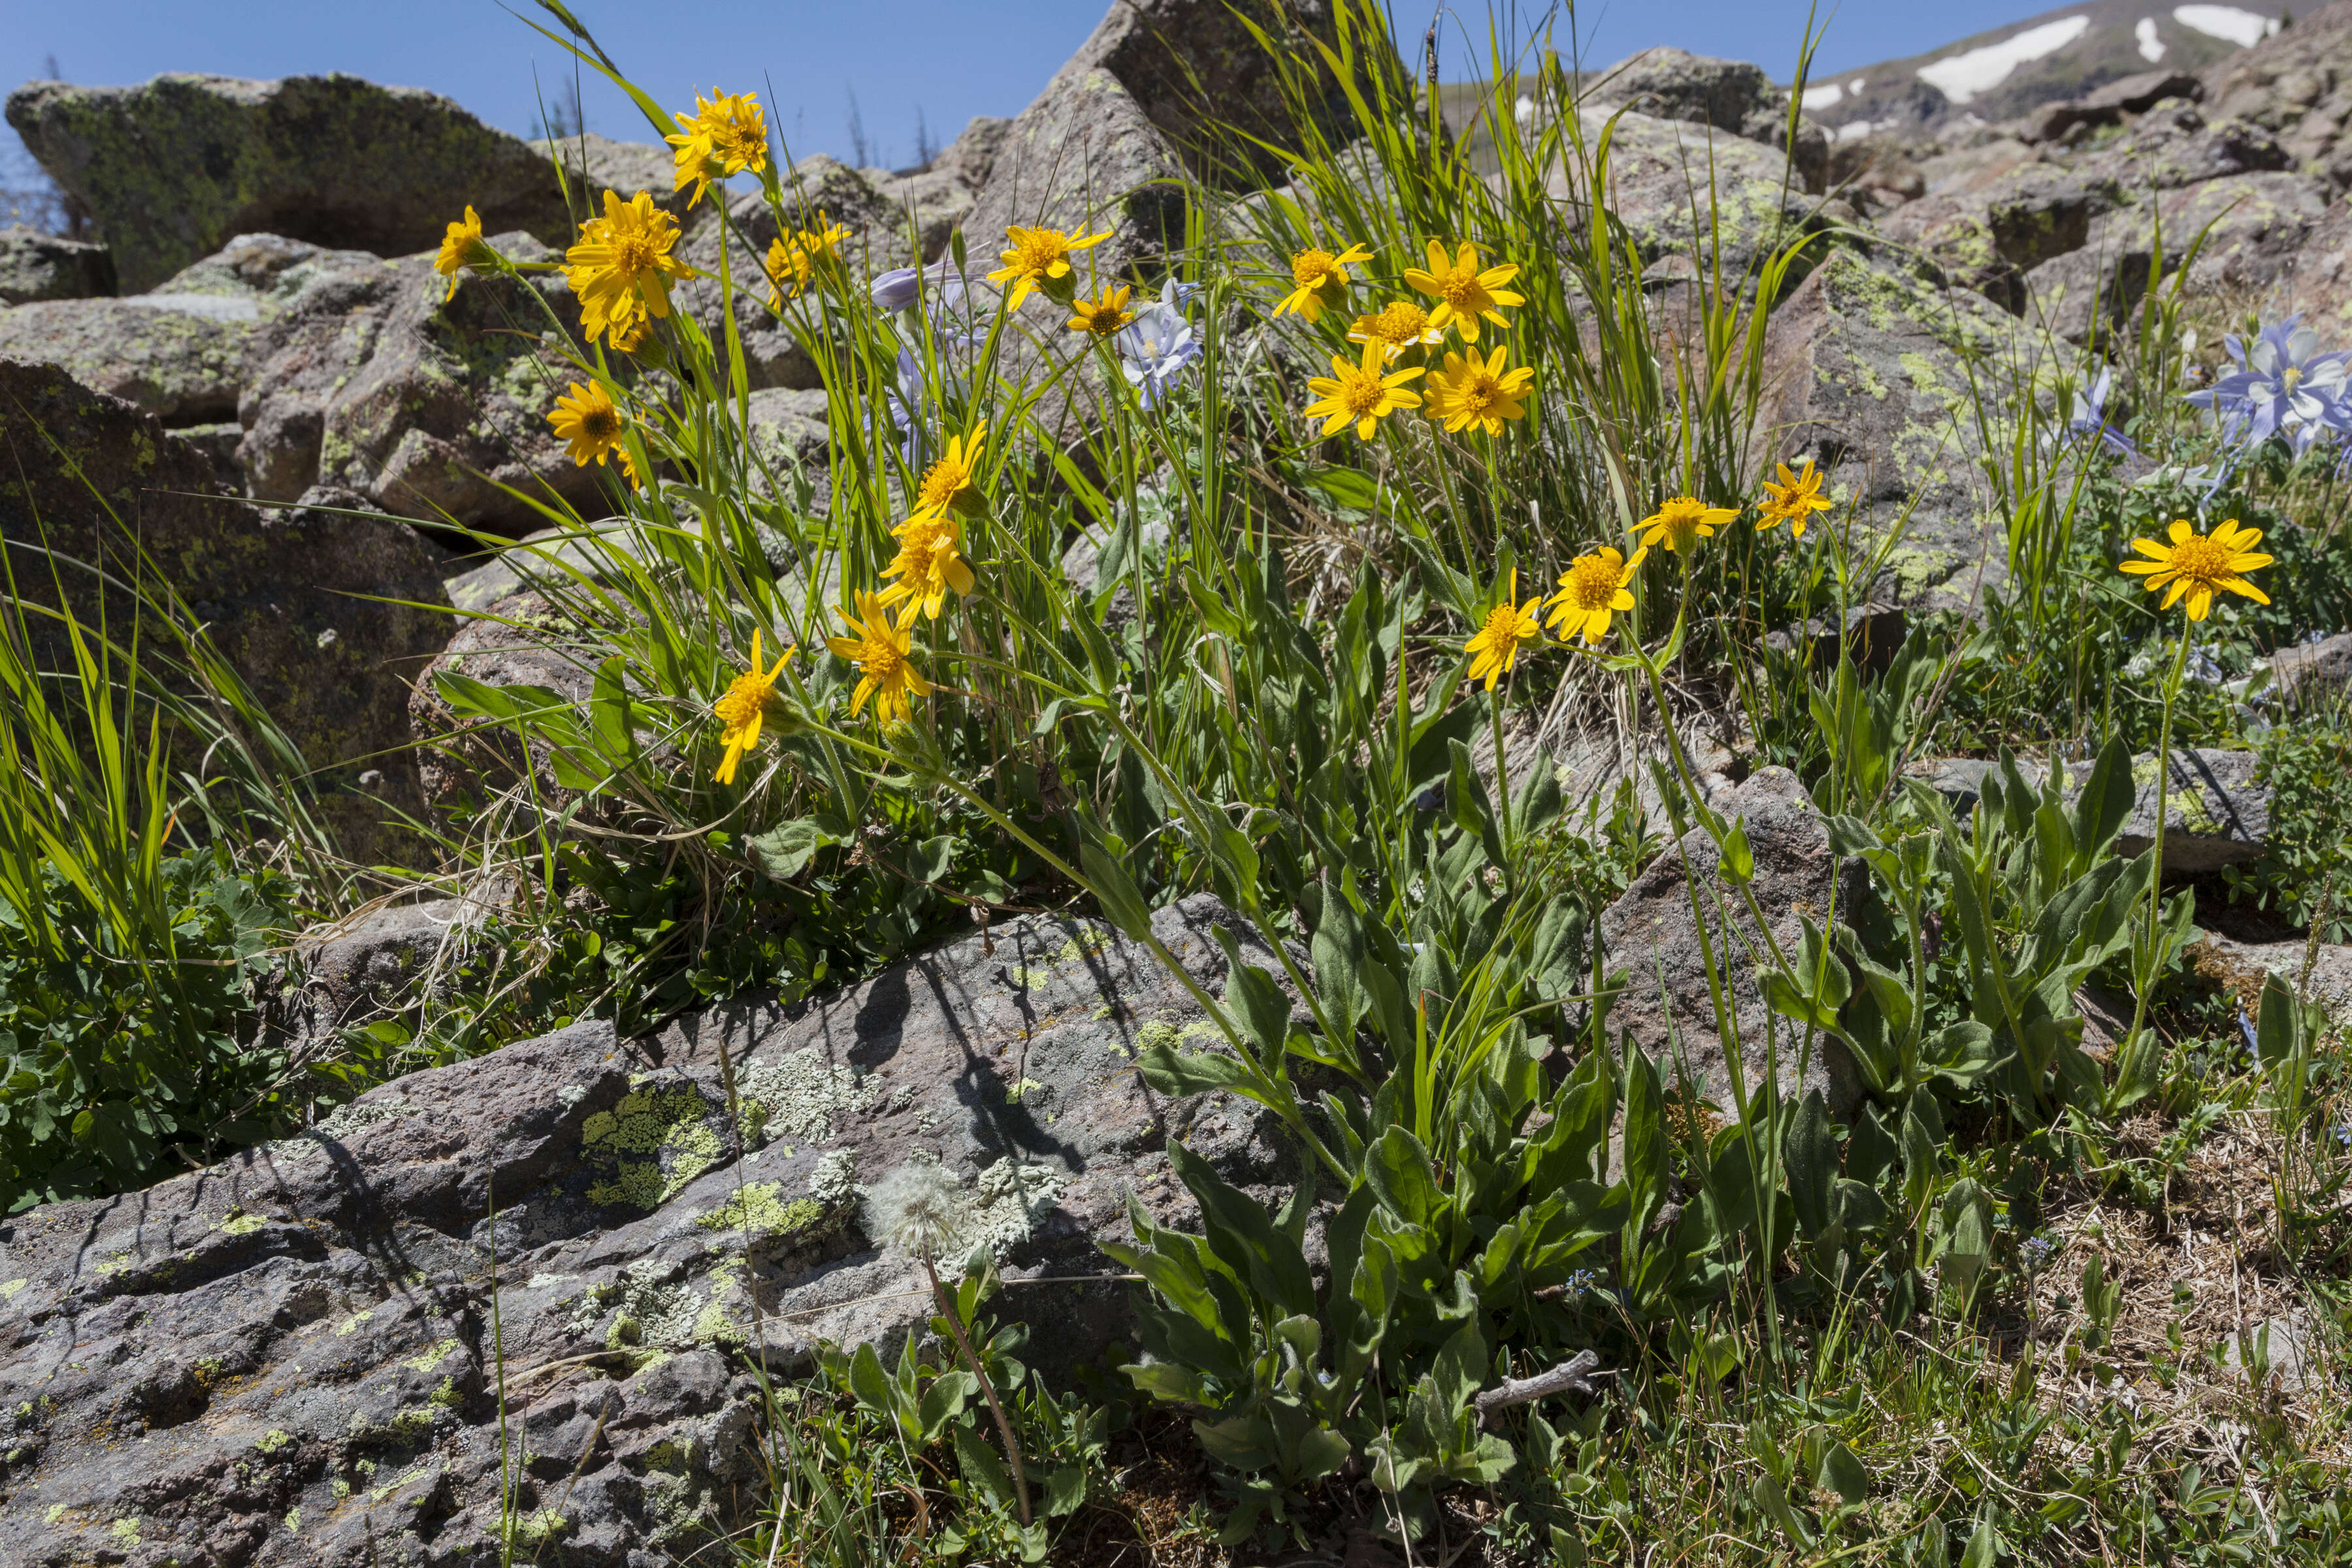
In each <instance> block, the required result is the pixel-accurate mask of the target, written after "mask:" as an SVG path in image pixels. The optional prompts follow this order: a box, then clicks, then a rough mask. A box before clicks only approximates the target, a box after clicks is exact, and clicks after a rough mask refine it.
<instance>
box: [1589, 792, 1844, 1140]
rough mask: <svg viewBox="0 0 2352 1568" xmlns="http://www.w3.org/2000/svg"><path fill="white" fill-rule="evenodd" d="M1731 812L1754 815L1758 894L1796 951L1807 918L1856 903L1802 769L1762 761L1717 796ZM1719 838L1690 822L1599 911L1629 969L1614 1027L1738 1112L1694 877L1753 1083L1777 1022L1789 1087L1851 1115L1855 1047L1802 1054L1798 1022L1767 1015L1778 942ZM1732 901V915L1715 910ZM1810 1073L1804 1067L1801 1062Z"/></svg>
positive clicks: (1667, 1070) (1604, 931)
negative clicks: (1728, 866)
mask: <svg viewBox="0 0 2352 1568" xmlns="http://www.w3.org/2000/svg"><path fill="white" fill-rule="evenodd" d="M1708 804H1709V805H1712V806H1713V807H1714V808H1715V809H1716V810H1717V811H1719V812H1721V813H1722V814H1723V815H1724V816H1725V817H1726V818H1727V819H1731V818H1738V819H1739V820H1742V821H1744V822H1745V823H1746V824H1747V828H1748V845H1749V847H1751V849H1752V850H1753V851H1754V854H1755V858H1756V876H1755V880H1754V881H1753V882H1752V883H1751V884H1749V889H1748V890H1749V891H1750V892H1752V893H1753V894H1754V895H1755V898H1756V903H1757V907H1758V908H1759V910H1762V912H1763V916H1764V920H1765V922H1766V924H1767V925H1768V926H1769V928H1770V931H1771V939H1770V940H1771V942H1777V943H1778V944H1779V946H1780V951H1781V952H1786V953H1794V952H1796V950H1797V944H1798V943H1799V942H1801V940H1802V938H1803V934H1804V921H1805V919H1806V917H1808V916H1810V917H1811V920H1812V922H1813V924H1814V925H1815V926H1816V927H1825V926H1826V925H1827V924H1828V923H1829V921H1830V919H1831V914H1832V909H1838V910H1845V909H1851V908H1852V907H1853V897H1854V889H1849V888H1842V887H1841V886H1839V883H1838V879H1839V866H1838V858H1837V857H1836V855H1834V854H1833V853H1832V852H1831V849H1830V841H1829V830H1828V827H1827V826H1826V825H1825V824H1824V823H1823V822H1822V816H1821V814H1820V813H1819V812H1817V811H1815V810H1814V809H1813V803H1812V801H1811V797H1809V796H1808V795H1806V794H1805V786H1804V785H1803V784H1801V782H1799V780H1798V778H1797V775H1796V774H1794V773H1790V772H1789V771H1788V770H1787V769H1786V768H1778V767H1771V768H1762V769H1759V770H1758V772H1757V773H1754V774H1753V775H1751V776H1750V777H1749V778H1748V780H1747V781H1746V782H1744V783H1742V784H1740V785H1739V786H1738V788H1737V789H1735V790H1732V791H1729V792H1727V793H1726V794H1723V795H1717V796H1716V797H1715V798H1714V799H1712V800H1711V801H1710V802H1709V803H1708ZM1718 859H1719V857H1718V855H1717V850H1716V847H1715V841H1714V840H1713V839H1712V838H1710V837H1707V835H1706V830H1705V829H1704V828H1696V827H1695V828H1693V829H1691V831H1690V832H1688V833H1687V834H1685V835H1684V836H1683V837H1682V839H1681V841H1680V842H1679V843H1677V844H1676V845H1675V846H1674V847H1670V848H1669V849H1667V851H1666V852H1665V853H1664V855H1661V856H1659V857H1658V858H1657V859H1655V860H1654V861H1652V862H1651V864H1650V867H1649V868H1648V869H1647V870H1645V871H1643V873H1642V874H1641V875H1640V876H1639V877H1636V878H1635V879H1633V885H1632V886H1630V887H1628V888H1627V889H1625V891H1624V893H1623V894H1622V896H1621V897H1620V898H1619V899H1618V900H1617V901H1616V902H1615V903H1613V904H1612V905H1610V906H1609V908H1608V909H1606V910H1603V911H1601V943H1602V946H1603V949H1604V950H1605V951H1606V952H1607V953H1608V955H1609V956H1608V962H1609V963H1610V965H1611V967H1612V968H1615V969H1622V971H1623V972H1624V975H1625V982H1626V984H1625V990H1624V991H1623V993H1622V994H1620V995H1619V996H1618V998H1617V1000H1616V1002H1615V1004H1614V1005H1612V1006H1611V1008H1610V1010H1609V1027H1610V1029H1611V1031H1612V1033H1614V1032H1615V1031H1618V1030H1621V1029H1622V1030H1625V1031H1627V1032H1629V1033H1630V1034H1631V1035H1632V1036H1633V1042H1634V1044H1636V1045H1638V1046H1640V1047H1642V1049H1643V1051H1645V1052H1647V1053H1648V1054H1649V1056H1650V1057H1651V1058H1652V1059H1653V1060H1654V1061H1656V1062H1657V1063H1658V1065H1659V1069H1660V1070H1661V1071H1662V1072H1664V1074H1665V1075H1666V1079H1667V1081H1668V1082H1669V1083H1672V1082H1673V1081H1674V1079H1675V1074H1676V1071H1677V1061H1678V1060H1679V1062H1680V1063H1681V1064H1682V1065H1684V1066H1686V1067H1687V1068H1689V1071H1690V1074H1691V1079H1692V1081H1693V1083H1694V1084H1695V1085H1696V1087H1697V1089H1698V1090H1699V1092H1700V1094H1701V1095H1702V1096H1703V1097H1704V1098H1705V1099H1706V1100H1708V1101H1709V1102H1710V1103H1712V1104H1713V1105H1715V1106H1716V1107H1717V1109H1718V1110H1722V1111H1723V1112H1724V1113H1725V1114H1726V1115H1727V1116H1728V1115H1732V1114H1735V1112H1734V1109H1733V1108H1734V1106H1735V1105H1736V1104H1737V1101H1736V1100H1734V1098H1733V1096H1732V1092H1731V1065H1730V1061H1729V1059H1728V1058H1727V1055H1726V1054H1725V1050H1724V1044H1723V1037H1722V1035H1721V1034H1720V1032H1719V1031H1718V1030H1717V1019H1716V1012H1715V1005H1714V1001H1713V995H1712V991H1711V988H1710V985H1709V983H1708V974H1707V963H1706V953H1705V952H1704V950H1703V949H1702V946H1701V943H1700V942H1699V932H1698V927H1697V925H1696V923H1695V921H1694V917H1693V916H1692V913H1691V894H1690V884H1691V882H1692V880H1693V879H1696V881H1697V884H1698V901H1699V904H1700V906H1701V907H1702V908H1704V909H1705V910H1707V911H1708V919H1707V925H1708V936H1707V941H1708V942H1709V943H1711V944H1712V947H1713V952H1714V962H1715V979H1716V982H1717V984H1720V985H1721V986H1722V987H1723V988H1724V990H1725V993H1726V994H1727V996H1728V997H1729V998H1730V1001H1731V1005H1732V1015H1733V1018H1734V1020H1735V1023H1736V1026H1737V1027H1738V1036H1739V1039H1740V1042H1741V1044H1742V1047H1743V1058H1744V1059H1743V1063H1742V1066H1743V1068H1745V1076H1746V1079H1747V1087H1748V1090H1749V1091H1750V1092H1753V1091H1754V1090H1756V1089H1759V1088H1761V1087H1762V1085H1763V1083H1764V1080H1765V1045H1766V1039H1767V1034H1768V1028H1769V1030H1770V1031H1774V1032H1776V1034H1777V1039H1776V1043H1777V1045H1778V1047H1779V1049H1778V1058H1779V1064H1780V1088H1781V1091H1782V1092H1783V1093H1784V1094H1786V1095H1788V1096H1789V1097H1790V1098H1791V1099H1794V1098H1797V1097H1799V1096H1801V1095H1802V1094H1803V1093H1804V1091H1805V1090H1806V1089H1821V1090H1822V1094H1823V1096H1824V1097H1825V1098H1826V1099H1827V1100H1829V1103H1830V1107H1831V1109H1832V1110H1836V1111H1837V1112H1839V1113H1840V1114H1844V1113H1845V1112H1847V1111H1850V1110H1853V1107H1854V1106H1855V1105H1857V1104H1858V1103H1860V1100H1861V1095H1862V1082H1861V1079H1860V1078H1859V1076H1858V1075H1857V1074H1856V1072H1855V1070H1854V1066H1853V1058H1851V1057H1850V1056H1848V1055H1847V1053H1846V1050H1845V1047H1844V1046H1843V1044H1841V1043H1840V1042H1839V1041H1837V1040H1835V1039H1827V1038H1824V1039H1817V1040H1815V1041H1814V1042H1813V1045H1812V1047H1811V1058H1810V1059H1809V1060H1807V1061H1804V1062H1802V1063H1800V1061H1799V1059H1798V1058H1799V1057H1800V1055H1801V1050H1800V1047H1801V1040H1800V1039H1799V1037H1798V1036H1799V1035H1800V1033H1801V1031H1798V1030H1795V1029H1793V1028H1792V1027H1791V1026H1790V1024H1789V1022H1788V1020H1786V1019H1785V1018H1780V1017H1778V1016H1773V1015H1771V1014H1770V1012H1769V1009H1768V1008H1767V1007H1766V1006H1765V1004H1764V994H1763V991H1762V989H1761V987H1760V986H1759V984H1758V983H1757V979H1756V972H1757V969H1758V967H1759V965H1767V964H1769V963H1771V962H1772V957H1771V947H1770V944H1769V943H1768V942H1767V941H1766V938H1765V935H1764V933H1763V932H1762V931H1759V929H1758V927H1757V925H1756V922H1755V920H1754V918H1753V916H1752V915H1750V914H1749V913H1748V907H1747V903H1746V900H1743V899H1742V898H1740V896H1739V895H1738V892H1737V891H1735V890H1734V889H1731V888H1728V887H1726V886H1725V885H1724V884H1723V882H1722V880H1721V879H1720V877H1719V876H1718V874H1717V863H1718ZM1719 910H1730V911H1731V913H1730V915H1729V918H1728V919H1726V918H1725V917H1724V916H1723V915H1722V914H1720V913H1718V912H1717V911H1719ZM1800 1068H1802V1069H1803V1070H1802V1073H1801V1074H1800Z"/></svg>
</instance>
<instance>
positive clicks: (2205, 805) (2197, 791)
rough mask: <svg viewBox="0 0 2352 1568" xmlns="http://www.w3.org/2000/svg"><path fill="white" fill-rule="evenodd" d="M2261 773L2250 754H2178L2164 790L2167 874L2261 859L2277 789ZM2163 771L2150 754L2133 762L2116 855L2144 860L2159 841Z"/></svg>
mask: <svg viewBox="0 0 2352 1568" xmlns="http://www.w3.org/2000/svg"><path fill="white" fill-rule="evenodd" d="M2261 767H2262V759H2261V758H2259V757H2257V756H2256V755H2255V754H2254V753H2253V752H2224V751H2216V750H2204V749H2200V750H2195V751H2191V750H2187V749H2183V750H2179V751H2176V752H2173V753H2172V765H2171V767H2169V768H2168V769H2165V770H2164V773H2165V783H2164V785H2163V789H2164V813H2165V816H2164V869H2165V870H2166V871H2167V872H2168V873H2170V874H2171V875H2174V876H2187V875H2193V874H2195V873H2197V872H2200V871H2218V870H2220V869H2221V868H2222V867H2224V866H2242V865H2244V864H2246V863H2247V862H2248V861H2251V860H2259V859H2261V858H2262V856H2263V849H2264V847H2266V841H2267V839H2268V837H2269V835H2270V830H2271V791H2270V786H2269V785H2268V784H2263V783H2261V782H2259V781H2258V780H2257V778H2256V777H2255V775H2256V774H2257V773H2259V772H2260V771H2261ZM2157 773H2158V768H2157V763H2156V754H2155V753H2154V752H2147V753H2146V754H2144V755H2141V756H2137V757H2134V758H2133V759H2132V782H2133V784H2135V785H2136V786H2137V790H2138V794H2137V796H2136V797H2135V799H2134V800H2133V803H2132V814H2131V816H2129V817H2127V818H2126V819H2125V822H2124V826H2123V831H2122V832H2121V833H2120V834H2118V835H2116V854H2118V855H2123V856H2126V857H2129V856H2133V855H2139V854H2144V853H2146V851H2147V847H2148V846H2149V845H2151V844H2153V843H2154V842H2155V841H2156V805H2157V799H2156V797H2157V789H2158V784H2157ZM2075 782H2076V783H2077V784H2079V783H2080V781H2079V780H2077V781H2075ZM2070 798H2071V795H2070Z"/></svg>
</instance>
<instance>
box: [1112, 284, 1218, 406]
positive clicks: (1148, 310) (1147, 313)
mask: <svg viewBox="0 0 2352 1568" xmlns="http://www.w3.org/2000/svg"><path fill="white" fill-rule="evenodd" d="M1197 287H1198V285H1195V284H1186V283H1179V282H1178V281H1176V279H1173V278H1171V279H1168V282H1167V286H1166V287H1165V288H1163V289H1161V290H1160V298H1159V300H1156V301H1155V302H1153V303H1151V304H1150V305H1147V306H1145V307H1144V308H1143V309H1142V310H1139V311H1138V312H1137V314H1136V318H1135V320H1134V321H1130V322H1129V323H1128V324H1127V325H1126V326H1124V327H1121V328H1120V329H1119V331H1118V336H1117V337H1116V338H1114V339H1113V340H1112V342H1114V343H1115V344H1116V345H1117V347H1118V355H1119V370H1120V372H1121V373H1122V374H1125V375H1126V377H1127V383H1128V384H1129V386H1132V387H1134V388H1135V389H1136V393H1137V395H1138V396H1139V398H1140V399H1141V400H1142V403H1143V406H1144V407H1146V408H1156V407H1158V406H1159V404H1160V399H1161V398H1162V397H1164V396H1166V395H1168V387H1169V384H1170V383H1171V382H1172V381H1174V380H1175V378H1176V376H1177V374H1178V373H1179V372H1181V371H1182V370H1183V368H1184V367H1185V366H1186V365H1188V364H1190V363H1192V362H1193V361H1194V360H1196V359H1198V358H1200V357H1201V341H1200V339H1199V338H1197V337H1195V336H1194V335H1193V333H1192V322H1190V321H1186V320H1185V319H1184V308H1183V302H1184V300H1185V298H1186V297H1187V296H1188V295H1189V294H1191V293H1192V291H1193V290H1194V289H1197Z"/></svg>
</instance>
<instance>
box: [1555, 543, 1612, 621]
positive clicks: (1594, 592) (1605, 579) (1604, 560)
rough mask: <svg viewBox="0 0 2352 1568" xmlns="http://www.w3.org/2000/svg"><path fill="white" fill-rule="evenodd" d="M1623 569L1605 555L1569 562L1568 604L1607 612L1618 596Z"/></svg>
mask: <svg viewBox="0 0 2352 1568" xmlns="http://www.w3.org/2000/svg"><path fill="white" fill-rule="evenodd" d="M1623 575H1624V568H1623V567H1622V566H1614V565H1612V564H1610V562H1609V558H1608V557H1607V556H1605V555H1580V556H1578V557H1577V558H1576V559H1575V560H1573V561H1571V562H1570V563H1568V581H1567V584H1565V585H1566V587H1567V589H1568V602H1569V604H1570V605H1571V606H1573V607H1574V608H1576V609H1580V610H1585V611H1592V610H1605V609H1607V608H1608V607H1609V605H1610V601H1611V600H1612V599H1614V598H1616V597H1617V589H1618V587H1619V586H1620V579H1621V578H1622V576H1623Z"/></svg>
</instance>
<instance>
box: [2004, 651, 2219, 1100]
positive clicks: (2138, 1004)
mask: <svg viewBox="0 0 2352 1568" xmlns="http://www.w3.org/2000/svg"><path fill="white" fill-rule="evenodd" d="M2196 626H2197V623H2196V622H2194V621H2192V620H2190V619H2189V618H2188V617H2187V616H2182V617H2181V621H2180V646H2179V648H2177V649H2175V650H2174V652H2173V655H2172V674H2171V676H2170V677H2169V678H2168V679H2166V681H2165V683H2164V718H2163V720H2162V721H2160V722H2159V723H2158V725H2157V731H2156V737H2157V738H2156V843H2155V846H2154V847H2152V848H2151V849H2150V850H2149V851H2148V853H2149V854H2151V855H2153V856H2155V857H2156V866H2155V868H2154V869H2153V870H2151V871H2149V872H2148V874H2147V942H2148V952H2150V953H2151V954H2152V953H2153V952H2155V950H2156V942H2157V935H2156V932H2157V927H2158V925H2159V924H2161V923H2162V921H2163V920H2164V807H2165V803H2166V799H2167V797H2168V795H2169V794H2170V791H2169V790H2168V787H2167V786H2168V784H2170V782H2171V779H2172V710H2173V707H2174V705H2175V703H2176V701H2177V700H2178V699H2179V696H2180V676H2181V672H2182V671H2183V670H2185V669H2187V668H2189V634H2190V632H2192V631H2193V630H2194V629H2195V628H2196ZM2154 968H2155V964H2154V963H2153V962H2152V961H2151V962H2150V963H2148V964H2147V966H2146V972H2144V973H2137V974H2135V975H2133V976H2132V978H2133V979H2134V980H2135V981H2136V982H2137V984H2135V985H2134V986H2133V987H2132V989H2133V990H2134V991H2136V992H2137V996H2135V997H2134V998H2133V1001H2132V1021H2131V1032H2130V1033H2129V1034H2127V1035H2126V1036H2125V1037H2124V1048H2123V1049H2122V1051H2121V1052H2119V1053H2117V1058H2116V1095H2117V1096H2118V1097H2120V1096H2122V1095H2124V1094H2125V1093H2126V1092H2128V1091H2129V1089H2130V1088H2131V1085H2132V1083H2133V1081H2134V1080H2135V1079H2137V1078H2138V1077H2139V1058H2140V1056H2141V1046H2140V1029H2141V1028H2142V1026H2145V1025H2146V1024H2147V994H2148V993H2149V992H2150V991H2153V990H2154V989H2156V975H2155V974H2154V973H2153V971H2154ZM2040 1087H2041V1086H2040V1085H2038V1084H2037V1085H2036V1086H2035V1090H2036V1092H2037V1093H2038V1092H2039V1091H2040Z"/></svg>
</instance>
